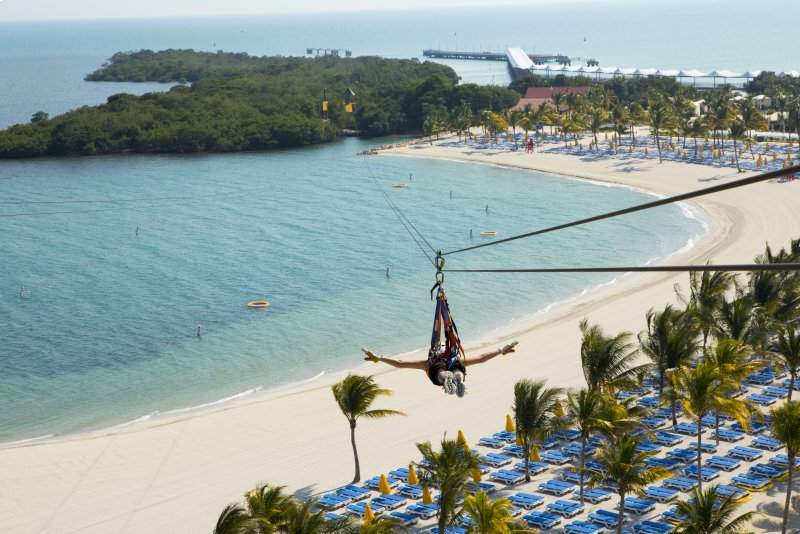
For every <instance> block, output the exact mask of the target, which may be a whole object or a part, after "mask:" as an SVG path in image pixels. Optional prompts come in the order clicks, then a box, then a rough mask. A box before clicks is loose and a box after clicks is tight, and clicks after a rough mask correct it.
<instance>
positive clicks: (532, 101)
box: [511, 85, 589, 111]
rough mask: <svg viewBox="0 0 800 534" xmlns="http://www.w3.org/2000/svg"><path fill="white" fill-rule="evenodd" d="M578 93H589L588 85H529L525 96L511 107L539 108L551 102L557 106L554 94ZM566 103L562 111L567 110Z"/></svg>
mask: <svg viewBox="0 0 800 534" xmlns="http://www.w3.org/2000/svg"><path fill="white" fill-rule="evenodd" d="M570 93H572V94H578V95H583V96H586V95H587V94H589V86H588V85H576V86H574V87H528V89H527V90H526V91H525V96H523V97H522V98H520V99H519V102H517V103H516V105H514V107H512V108H511V109H518V110H523V109H525V108H530V109H537V108H538V107H539V106H540V105H541V104H549V105H551V106H554V107H555V102H554V100H553V96H554V95H556V94H570ZM566 109H567V107H566V105H564V104H562V105H561V111H564V110H566Z"/></svg>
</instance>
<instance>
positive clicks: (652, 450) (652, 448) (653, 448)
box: [636, 441, 662, 454]
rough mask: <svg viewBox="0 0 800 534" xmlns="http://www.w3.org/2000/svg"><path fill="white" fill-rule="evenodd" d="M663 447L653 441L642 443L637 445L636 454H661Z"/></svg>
mask: <svg viewBox="0 0 800 534" xmlns="http://www.w3.org/2000/svg"><path fill="white" fill-rule="evenodd" d="M661 449H662V447H661V445H659V444H658V443H653V442H652V441H640V442H639V443H637V444H636V452H643V453H645V454H658V453H659V452H661Z"/></svg>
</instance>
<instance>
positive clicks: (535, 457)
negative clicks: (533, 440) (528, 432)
mask: <svg viewBox="0 0 800 534" xmlns="http://www.w3.org/2000/svg"><path fill="white" fill-rule="evenodd" d="M531 461H533V462H541V461H542V458H541V457H540V456H539V447H537V446H536V445H531Z"/></svg>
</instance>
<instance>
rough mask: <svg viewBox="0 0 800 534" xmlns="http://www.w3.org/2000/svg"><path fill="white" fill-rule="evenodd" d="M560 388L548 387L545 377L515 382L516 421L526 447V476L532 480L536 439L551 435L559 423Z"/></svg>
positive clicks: (514, 407) (524, 459) (514, 408)
mask: <svg viewBox="0 0 800 534" xmlns="http://www.w3.org/2000/svg"><path fill="white" fill-rule="evenodd" d="M561 391H562V390H561V389H560V388H548V387H545V381H544V380H537V381H534V380H520V381H519V382H517V383H516V384H514V406H513V410H514V423H515V424H516V427H517V434H518V435H519V437H520V438H521V439H522V446H523V448H524V449H525V454H524V458H523V461H524V462H525V480H526V481H527V482H530V481H531V473H530V469H529V466H528V463H529V462H530V459H531V447H532V446H533V444H534V442H536V441H540V440H543V439H544V438H546V437H548V436H549V435H550V434H551V433H552V431H553V430H554V429H555V427H556V423H555V421H554V417H553V415H554V413H553V412H554V411H555V408H556V404H557V403H558V396H559V395H560V394H561Z"/></svg>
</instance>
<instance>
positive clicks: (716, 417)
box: [714, 411, 719, 446]
mask: <svg viewBox="0 0 800 534" xmlns="http://www.w3.org/2000/svg"><path fill="white" fill-rule="evenodd" d="M714 436H715V437H716V440H715V441H716V442H717V446H719V411H717V412H715V413H714Z"/></svg>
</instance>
